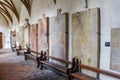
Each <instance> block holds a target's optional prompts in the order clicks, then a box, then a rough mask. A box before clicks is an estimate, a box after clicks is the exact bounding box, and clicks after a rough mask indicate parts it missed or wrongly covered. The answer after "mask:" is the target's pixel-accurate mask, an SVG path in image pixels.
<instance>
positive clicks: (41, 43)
mask: <svg viewBox="0 0 120 80" xmlns="http://www.w3.org/2000/svg"><path fill="white" fill-rule="evenodd" d="M48 31H49V18H48V17H46V18H42V19H40V20H39V22H38V51H39V52H40V51H41V50H43V51H48V37H49V32H48Z"/></svg>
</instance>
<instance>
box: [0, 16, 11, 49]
mask: <svg viewBox="0 0 120 80" xmlns="http://www.w3.org/2000/svg"><path fill="white" fill-rule="evenodd" d="M0 32H2V34H3V37H2V39H3V48H10V30H9V27H8V25H7V23H6V21H5V20H4V18H3V17H2V15H0Z"/></svg>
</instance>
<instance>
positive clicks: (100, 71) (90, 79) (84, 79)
mask: <svg viewBox="0 0 120 80" xmlns="http://www.w3.org/2000/svg"><path fill="white" fill-rule="evenodd" d="M77 66H78V67H79V68H80V72H75V73H71V74H70V78H69V80H72V79H73V78H77V79H80V80H99V79H98V78H95V77H92V76H89V75H87V74H84V73H81V69H86V70H90V71H93V72H96V73H97V74H103V75H107V76H111V77H114V78H118V79H120V74H117V73H113V72H110V71H106V70H103V69H98V68H94V67H90V66H87V65H83V64H78V65H77Z"/></svg>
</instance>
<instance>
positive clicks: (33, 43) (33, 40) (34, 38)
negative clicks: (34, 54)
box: [30, 24, 37, 51]
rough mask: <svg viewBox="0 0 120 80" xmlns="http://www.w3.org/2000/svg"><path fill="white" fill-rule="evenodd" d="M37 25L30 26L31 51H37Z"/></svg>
mask: <svg viewBox="0 0 120 80" xmlns="http://www.w3.org/2000/svg"><path fill="white" fill-rule="evenodd" d="M36 34H37V24H33V25H31V26H30V46H31V50H34V51H36V50H37V46H36V45H37V36H36Z"/></svg>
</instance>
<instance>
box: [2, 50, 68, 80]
mask: <svg viewBox="0 0 120 80" xmlns="http://www.w3.org/2000/svg"><path fill="white" fill-rule="evenodd" d="M0 80H67V79H66V78H65V77H63V76H60V75H58V74H56V73H54V72H53V71H51V70H46V69H45V70H40V69H39V68H37V67H36V63H35V62H34V61H32V60H27V61H25V60H24V56H23V55H20V56H17V55H16V53H15V52H14V53H13V52H12V51H11V50H10V49H0Z"/></svg>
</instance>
